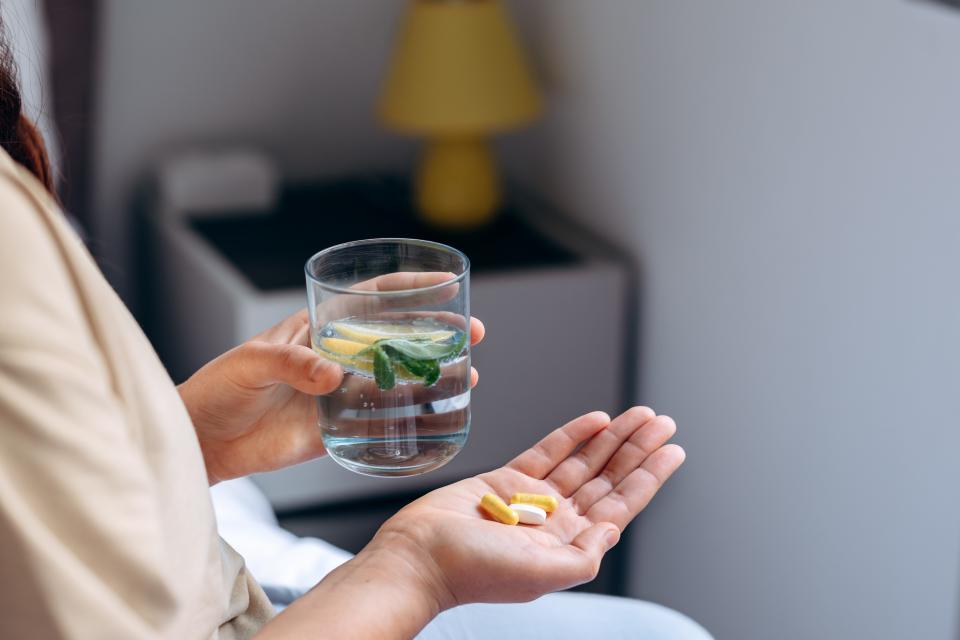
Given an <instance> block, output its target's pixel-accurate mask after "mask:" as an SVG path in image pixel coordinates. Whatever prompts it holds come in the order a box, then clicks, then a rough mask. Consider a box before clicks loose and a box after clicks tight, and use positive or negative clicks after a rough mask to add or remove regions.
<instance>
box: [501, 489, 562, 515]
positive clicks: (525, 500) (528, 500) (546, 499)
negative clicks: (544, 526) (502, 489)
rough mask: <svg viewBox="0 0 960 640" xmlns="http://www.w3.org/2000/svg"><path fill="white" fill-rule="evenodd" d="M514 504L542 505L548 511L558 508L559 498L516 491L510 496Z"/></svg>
mask: <svg viewBox="0 0 960 640" xmlns="http://www.w3.org/2000/svg"><path fill="white" fill-rule="evenodd" d="M510 502H511V503H512V504H532V505H534V506H536V507H540V508H541V509H543V510H544V511H546V512H547V513H550V512H553V511H556V510H557V499H556V498H554V497H553V496H545V495H542V494H539V493H515V494H513V497H512V498H510Z"/></svg>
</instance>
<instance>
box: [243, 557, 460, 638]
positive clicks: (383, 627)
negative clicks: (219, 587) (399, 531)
mask: <svg viewBox="0 0 960 640" xmlns="http://www.w3.org/2000/svg"><path fill="white" fill-rule="evenodd" d="M404 544H405V543H404V542H403V541H398V540H390V541H386V542H378V541H374V542H372V543H371V544H370V545H369V546H368V547H367V548H366V549H364V550H363V551H361V552H360V554H358V555H357V556H356V557H355V558H353V559H352V560H350V561H349V562H347V563H346V564H344V565H341V566H340V567H339V568H337V569H336V570H334V571H333V572H332V573H330V574H329V575H328V576H327V577H326V578H324V579H323V581H322V582H320V584H318V585H317V586H316V587H314V588H313V589H311V590H310V591H309V592H308V593H307V594H306V595H304V596H303V597H302V598H300V599H299V600H297V601H296V602H294V603H293V604H292V605H290V606H289V607H288V608H287V609H285V610H284V611H283V612H282V613H281V614H280V615H278V616H277V617H276V618H274V619H273V620H272V621H271V622H270V623H269V624H267V625H266V626H265V627H264V628H263V629H262V630H261V631H260V633H258V634H257V636H256V639H257V640H281V639H288V638H289V639H293V638H297V639H309V638H370V639H372V640H399V639H402V638H413V637H414V636H415V635H417V633H419V632H420V630H421V629H423V628H424V627H425V626H426V625H427V623H429V622H430V621H431V620H432V619H433V618H434V617H435V616H436V615H437V614H439V613H440V611H441V610H442V608H443V606H442V605H441V600H442V598H441V597H439V596H438V593H437V591H436V588H435V587H434V586H433V584H434V582H433V580H434V576H433V574H432V573H431V568H430V567H425V566H423V565H421V564H420V563H415V562H414V561H413V560H412V559H411V558H412V556H411V555H410V554H409V553H407V551H406V550H405V549H404V548H403V547H404Z"/></svg>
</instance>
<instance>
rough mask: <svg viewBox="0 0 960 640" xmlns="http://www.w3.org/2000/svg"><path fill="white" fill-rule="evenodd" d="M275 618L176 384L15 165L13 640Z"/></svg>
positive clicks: (184, 632) (1, 547) (7, 462)
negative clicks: (220, 518) (223, 534)
mask: <svg viewBox="0 0 960 640" xmlns="http://www.w3.org/2000/svg"><path fill="white" fill-rule="evenodd" d="M272 614H273V610H272V608H271V607H270V604H269V602H268V601H267V599H266V597H265V596H264V594H263V591H262V590H261V589H260V587H259V586H258V585H257V584H256V582H254V580H253V579H252V578H251V576H250V575H249V573H247V571H246V569H245V568H244V564H243V559H242V558H241V557H240V556H239V555H238V554H237V553H236V552H235V551H233V550H232V549H231V548H230V547H228V546H227V545H226V543H224V542H223V541H222V540H220V539H219V537H218V536H217V530H216V524H215V522H214V515H213V509H212V507H211V504H210V496H209V491H208V487H207V478H206V474H205V470H204V465H203V460H202V457H201V454H200V448H199V446H198V444H197V439H196V435H195V433H194V430H193V426H192V424H191V422H190V418H189V416H188V414H187V412H186V410H185V408H184V406H183V403H182V402H181V400H180V396H179V394H178V393H177V391H176V388H175V387H174V385H173V383H172V382H171V380H170V378H169V376H168V375H167V373H166V372H165V371H164V369H163V366H162V365H161V364H160V361H159V360H158V358H157V356H156V355H155V353H154V351H153V349H152V348H151V346H150V344H149V342H148V341H147V339H146V337H145V336H144V335H143V333H142V332H141V330H140V328H139V327H138V326H137V323H136V322H135V321H134V319H133V317H132V316H131V315H130V313H129V312H128V311H127V309H126V308H125V307H124V305H123V303H122V302H121V301H120V299H119V298H118V297H117V295H116V294H115V293H114V291H113V290H112V289H111V288H110V286H109V285H108V284H107V282H106V281H105V280H104V278H103V276H102V275H101V273H100V271H99V270H98V269H97V266H96V264H95V263H94V261H93V260H92V259H91V257H90V255H89V254H88V253H87V251H86V249H85V248H84V246H83V244H82V243H81V242H80V240H79V238H78V237H77V236H76V235H75V234H74V233H73V231H72V230H71V229H70V227H69V225H68V224H67V222H66V220H65V219H64V218H63V216H62V215H61V213H60V212H59V210H58V209H57V207H56V205H55V204H54V203H53V202H52V201H51V200H50V198H49V197H48V196H47V194H46V192H45V191H44V190H43V187H42V186H41V185H40V184H39V183H38V182H37V181H36V180H34V179H33V176H31V175H30V174H29V173H28V172H27V171H26V170H24V169H23V168H22V167H20V166H19V165H17V164H15V163H14V162H13V161H12V160H11V159H10V157H9V156H8V155H7V154H6V153H4V152H2V151H0V638H4V639H6V638H11V639H14V638H30V639H45V638H84V639H86V638H96V639H98V640H99V639H107V638H117V639H123V640H132V639H138V638H176V639H177V640H185V639H188V638H219V639H228V638H246V637H249V636H251V635H253V633H254V632H255V631H256V630H257V629H258V628H259V627H260V626H262V625H263V624H264V622H266V620H268V619H269V617H270V616H271V615H272Z"/></svg>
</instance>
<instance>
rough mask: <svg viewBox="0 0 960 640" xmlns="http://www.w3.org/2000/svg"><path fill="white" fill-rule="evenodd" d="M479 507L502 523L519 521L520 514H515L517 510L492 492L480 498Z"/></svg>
mask: <svg viewBox="0 0 960 640" xmlns="http://www.w3.org/2000/svg"><path fill="white" fill-rule="evenodd" d="M480 508H481V509H483V510H484V511H485V512H486V513H487V515H489V516H490V517H491V518H493V519H494V520H496V521H497V522H502V523H503V524H517V522H519V521H520V516H518V515H517V512H516V511H514V510H513V509H511V508H510V507H508V506H507V503H506V502H504V501H503V500H501V499H500V498H499V497H498V496H496V495H494V494H492V493H487V494H484V496H483V497H482V498H481V499H480Z"/></svg>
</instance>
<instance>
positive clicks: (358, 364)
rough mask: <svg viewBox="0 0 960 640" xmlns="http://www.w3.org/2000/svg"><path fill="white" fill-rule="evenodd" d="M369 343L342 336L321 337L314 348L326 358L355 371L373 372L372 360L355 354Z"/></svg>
mask: <svg viewBox="0 0 960 640" xmlns="http://www.w3.org/2000/svg"><path fill="white" fill-rule="evenodd" d="M368 346H370V345H366V344H363V343H362V342H354V341H353V340H344V339H343V338H321V339H320V344H319V345H317V346H316V347H314V350H315V351H316V352H317V353H319V354H320V355H322V356H323V357H324V358H326V359H327V360H333V361H334V362H336V363H338V364H343V365H346V366H348V367H349V368H351V369H354V370H357V371H365V372H367V373H373V360H372V359H371V358H367V357H366V356H358V355H357V354H358V353H360V352H361V351H363V350H364V349H366V348H367V347H368Z"/></svg>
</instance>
